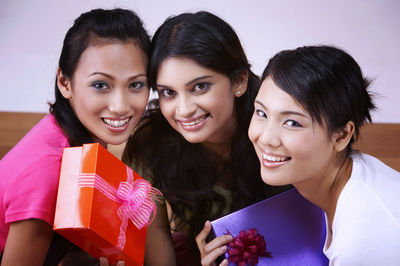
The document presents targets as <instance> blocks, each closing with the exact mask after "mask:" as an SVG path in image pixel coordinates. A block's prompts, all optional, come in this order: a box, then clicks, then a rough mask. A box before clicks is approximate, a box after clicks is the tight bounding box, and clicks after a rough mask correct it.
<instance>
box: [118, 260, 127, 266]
mask: <svg viewBox="0 0 400 266" xmlns="http://www.w3.org/2000/svg"><path fill="white" fill-rule="evenodd" d="M117 266H125V261H123V260H120V261H118V262H117Z"/></svg>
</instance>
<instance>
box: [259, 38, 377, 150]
mask: <svg viewBox="0 0 400 266" xmlns="http://www.w3.org/2000/svg"><path fill="white" fill-rule="evenodd" d="M267 77H271V78H272V80H273V81H274V82H275V84H276V85H277V86H278V87H280V88H281V89H282V90H283V91H285V92H286V93H288V94H289V95H291V96H292V97H293V98H294V99H296V100H297V101H298V102H299V103H300V104H301V105H302V106H303V107H304V109H305V110H306V111H307V112H308V113H309V114H310V115H311V117H312V119H313V121H316V122H317V123H318V124H320V125H322V124H323V123H326V126H327V129H328V134H329V135H331V134H333V133H335V132H338V131H339V130H341V129H343V128H344V127H345V126H346V124H347V123H348V122H349V121H353V122H354V135H353V136H352V138H351V140H350V142H349V144H348V146H347V148H346V156H347V155H349V154H350V153H351V151H352V144H353V143H354V141H355V140H356V139H357V137H358V135H359V130H360V127H361V126H362V125H363V124H364V122H371V121H372V120H371V113H370V112H371V111H372V110H374V109H375V105H374V103H373V99H372V94H370V93H369V92H368V87H369V85H370V80H369V79H368V78H366V77H364V76H363V74H362V71H361V68H360V66H359V65H358V64H357V62H356V61H355V60H354V58H353V57H352V56H351V55H349V54H348V53H346V52H345V51H343V50H341V49H339V48H336V47H333V46H324V45H321V46H304V47H300V48H297V49H295V50H284V51H281V52H279V53H278V54H276V55H275V56H274V57H272V58H271V59H270V60H269V62H268V65H267V67H266V68H265V70H264V72H263V75H262V80H264V79H266V78H267Z"/></svg>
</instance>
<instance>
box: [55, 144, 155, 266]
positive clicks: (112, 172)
mask: <svg viewBox="0 0 400 266" xmlns="http://www.w3.org/2000/svg"><path fill="white" fill-rule="evenodd" d="M160 196H161V193H160V192H159V191H158V190H156V189H154V188H152V187H151V186H150V184H149V183H148V182H147V181H145V180H144V179H143V178H142V177H140V176H139V175H138V174H137V173H135V172H134V171H132V170H131V169H130V168H129V167H127V166H126V165H125V164H124V163H122V162H121V161H120V160H119V159H117V158H116V157H115V156H114V155H112V154H111V153H110V152H109V151H107V150H106V149H105V148H103V147H102V146H101V145H99V144H85V145H83V146H82V147H72V148H65V149H64V152H63V157H62V163H61V172H60V182H59V188H58V196H57V205H56V212H55V219H54V230H55V231H57V232H58V233H59V234H60V235H62V236H64V237H65V238H66V239H68V240H70V241H71V242H72V243H74V244H75V245H77V246H79V247H80V248H82V249H83V250H85V251H86V252H88V253H89V254H91V255H92V256H94V257H96V258H99V257H100V256H104V257H107V258H108V260H109V262H110V263H115V262H116V261H117V260H124V261H125V262H126V265H143V259H144V250H145V242H146V233H147V228H146V226H147V225H148V224H149V223H150V222H151V221H149V220H150V216H151V217H154V216H155V212H156V206H155V203H154V200H156V201H157V200H159V199H160Z"/></svg>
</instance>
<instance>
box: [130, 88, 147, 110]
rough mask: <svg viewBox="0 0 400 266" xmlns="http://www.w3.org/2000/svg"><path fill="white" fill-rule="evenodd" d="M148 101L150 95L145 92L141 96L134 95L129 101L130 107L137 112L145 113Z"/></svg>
mask: <svg viewBox="0 0 400 266" xmlns="http://www.w3.org/2000/svg"><path fill="white" fill-rule="evenodd" d="M147 101H148V94H146V93H144V92H143V93H140V94H134V95H132V96H131V97H130V99H129V106H130V107H131V108H133V109H134V110H135V111H136V112H144V110H145V108H146V104H147Z"/></svg>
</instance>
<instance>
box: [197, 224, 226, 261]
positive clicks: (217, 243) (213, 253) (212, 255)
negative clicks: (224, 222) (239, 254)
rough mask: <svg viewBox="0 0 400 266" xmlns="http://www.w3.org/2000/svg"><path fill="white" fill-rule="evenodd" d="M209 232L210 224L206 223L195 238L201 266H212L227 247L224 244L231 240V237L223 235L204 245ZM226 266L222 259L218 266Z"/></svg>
mask: <svg viewBox="0 0 400 266" xmlns="http://www.w3.org/2000/svg"><path fill="white" fill-rule="evenodd" d="M210 231H211V223H210V222H209V221H206V223H205V224H204V227H203V230H202V231H201V232H200V233H199V234H198V235H197V236H196V243H197V247H198V248H199V250H200V255H201V265H205V266H214V265H216V263H215V260H216V259H217V258H218V257H219V256H221V255H223V254H224V253H225V252H226V251H227V249H228V247H227V246H226V244H228V243H229V242H231V241H232V240H233V237H232V236H231V235H223V236H219V237H217V238H215V239H213V240H212V241H211V242H209V243H206V239H207V236H208V234H209V233H210ZM226 265H228V260H227V259H224V260H223V261H222V262H221V264H220V266H226Z"/></svg>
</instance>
